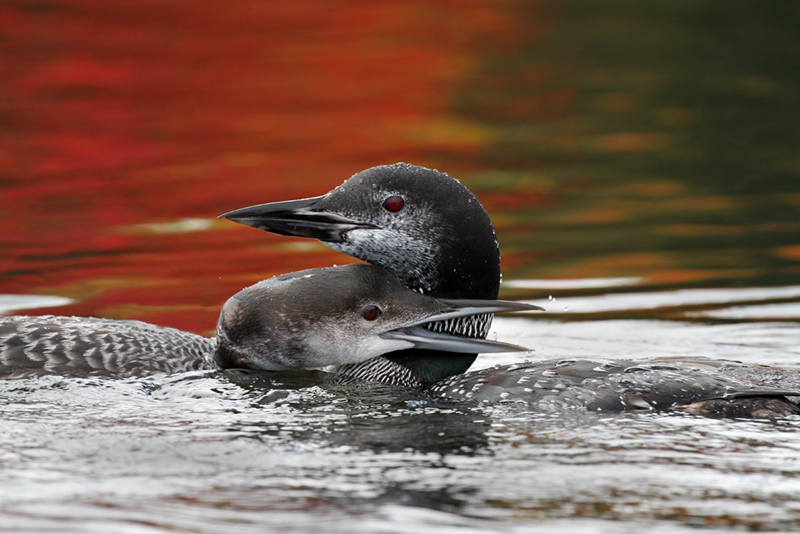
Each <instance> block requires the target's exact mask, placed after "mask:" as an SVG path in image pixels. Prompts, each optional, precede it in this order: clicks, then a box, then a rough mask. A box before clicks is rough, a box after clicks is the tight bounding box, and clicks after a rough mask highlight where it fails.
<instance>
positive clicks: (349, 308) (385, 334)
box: [0, 264, 539, 378]
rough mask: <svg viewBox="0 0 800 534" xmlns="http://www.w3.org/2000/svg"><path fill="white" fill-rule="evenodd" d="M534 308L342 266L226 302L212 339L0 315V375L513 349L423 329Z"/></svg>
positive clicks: (314, 364)
mask: <svg viewBox="0 0 800 534" xmlns="http://www.w3.org/2000/svg"><path fill="white" fill-rule="evenodd" d="M535 309H539V308H537V307H536V306H530V305H526V304H521V303H516V302H507V301H497V300H480V301H478V300H452V299H451V300H442V299H434V298H432V297H428V296H425V295H421V294H420V293H418V292H415V291H412V290H410V289H408V288H406V287H405V286H404V285H403V284H402V283H401V282H400V281H399V280H397V279H396V278H395V277H394V276H392V275H390V274H389V273H387V272H386V271H384V270H383V269H380V268H379V267H374V266H371V265H363V264H359V265H345V266H341V267H329V268H326V269H309V270H306V271H300V272H295V273H289V274H284V275H280V276H276V277H274V278H271V279H269V280H265V281H263V282H259V283H258V284H255V285H253V286H250V287H248V288H246V289H244V290H242V291H240V292H239V293H237V294H236V295H234V296H233V297H231V298H230V299H229V300H228V302H227V303H226V304H225V306H224V307H223V309H222V312H221V313H220V319H219V322H218V324H217V337H216V338H204V337H202V336H198V335H195V334H191V333H188V332H182V331H180V330H176V329H173V328H163V327H158V326H153V325H149V324H146V323H142V322H139V321H114V320H109V319H96V318H85V317H53V316H46V317H24V316H12V317H0V377H2V378H20V377H25V376H37V375H41V374H53V373H55V374H61V375H68V376H90V375H106V376H108V375H111V376H141V375H146V374H152V373H176V372H184V371H190V370H198V369H227V368H245V369H253V370H269V371H275V370H286V369H309V368H319V367H324V366H330V365H342V364H353V363H358V362H362V361H365V360H370V359H374V358H375V357H376V356H379V355H381V354H383V353H385V352H389V351H392V350H401V349H404V348H410V347H426V348H432V349H435V350H437V351H445V352H447V353H450V354H454V355H455V357H458V356H459V355H460V353H461V352H470V351H482V352H508V351H521V350H522V351H524V350H526V349H524V348H523V347H519V346H516V345H510V344H507V343H501V342H496V341H488V340H484V339H469V338H460V337H455V336H450V335H447V334H439V333H435V332H431V331H429V330H426V329H424V328H421V325H424V324H426V323H428V322H431V321H437V320H450V319H454V318H461V317H470V316H473V315H476V314H483V313H487V312H489V313H499V312H504V311H524V310H535Z"/></svg>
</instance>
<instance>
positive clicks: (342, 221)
mask: <svg viewBox="0 0 800 534" xmlns="http://www.w3.org/2000/svg"><path fill="white" fill-rule="evenodd" d="M323 198H325V195H323V196H319V197H311V198H301V199H299V200H287V201H284V202H270V203H269V204H259V205H257V206H250V207H247V208H242V209H238V210H234V211H229V212H228V213H224V214H222V215H220V216H219V217H217V218H218V219H229V220H231V221H233V222H237V223H240V224H244V225H246V226H252V227H253V228H258V229H259V230H264V231H265V232H271V233H273V234H278V235H286V236H292V237H310V238H312V239H319V240H320V241H327V242H331V243H341V242H342V241H343V240H344V237H343V235H344V234H345V233H347V232H349V231H351V230H357V229H375V228H379V227H378V226H375V225H374V224H369V223H363V222H359V221H354V220H353V219H348V218H346V217H342V216H341V215H336V214H335V213H331V212H329V211H325V210H323V209H319V208H316V206H317V204H318V203H319V201H320V200H322V199H323Z"/></svg>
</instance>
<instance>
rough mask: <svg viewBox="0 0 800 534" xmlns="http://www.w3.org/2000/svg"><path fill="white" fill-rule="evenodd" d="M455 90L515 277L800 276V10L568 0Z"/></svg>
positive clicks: (526, 16) (688, 280) (478, 177)
mask: <svg viewBox="0 0 800 534" xmlns="http://www.w3.org/2000/svg"><path fill="white" fill-rule="evenodd" d="M517 17H518V21H519V22H518V24H519V26H520V27H529V28H534V29H536V28H539V29H541V31H531V32H530V33H529V37H528V38H527V39H525V40H523V41H522V42H520V43H519V46H518V47H517V48H516V49H515V50H513V51H511V52H509V50H508V49H507V48H504V49H503V50H502V53H497V54H496V55H494V56H490V57H487V58H486V59H485V61H484V62H483V63H482V65H481V67H480V69H479V70H478V72H476V75H475V77H474V79H473V80H471V82H470V84H469V85H467V86H464V87H461V88H460V90H459V91H458V92H457V94H455V95H454V97H453V101H454V106H455V109H456V110H457V112H458V114H460V115H461V116H463V117H465V118H466V119H467V120H469V121H477V122H481V123H483V125H484V126H485V127H486V128H487V130H488V131H489V132H490V135H489V136H488V139H490V140H491V143H490V145H489V148H487V149H486V150H485V151H484V152H483V153H482V154H481V156H480V167H482V168H484V169H488V170H487V171H485V172H476V173H474V174H467V175H465V176H464V179H465V181H466V182H467V184H468V185H469V186H470V187H471V188H473V189H474V190H475V191H476V192H477V194H478V196H479V197H480V198H482V199H486V201H485V202H486V204H487V208H488V209H489V211H490V212H491V214H492V217H493V219H494V220H495V222H496V225H497V227H498V228H497V229H498V234H499V237H500V241H501V246H502V252H503V258H504V262H505V264H504V272H505V274H506V277H507V278H562V277H569V278H589V277H616V276H643V277H645V279H646V281H647V282H646V285H649V286H650V287H653V286H658V287H678V286H681V287H686V286H744V285H754V284H757V285H779V284H796V283H798V281H800V247H798V243H800V238H798V236H800V180H798V178H799V176H798V175H799V174H800V69H798V65H800V31H797V28H798V27H800V4H798V3H793V2H777V1H768V2H746V1H735V2H711V1H701V2H697V1H678V2H676V1H655V2H636V1H616V2H602V3H598V2H594V1H568V2H559V3H557V4H554V5H552V6H548V7H542V6H540V5H523V4H522V3H520V5H518V6H517Z"/></svg>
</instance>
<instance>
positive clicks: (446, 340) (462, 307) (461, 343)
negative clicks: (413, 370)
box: [379, 299, 544, 354]
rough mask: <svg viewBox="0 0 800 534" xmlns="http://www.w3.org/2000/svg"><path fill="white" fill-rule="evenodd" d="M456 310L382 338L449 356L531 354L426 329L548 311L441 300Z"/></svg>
mask: <svg viewBox="0 0 800 534" xmlns="http://www.w3.org/2000/svg"><path fill="white" fill-rule="evenodd" d="M437 300H439V301H440V302H443V303H445V304H447V305H449V306H452V308H450V309H447V310H445V311H443V312H439V313H435V314H433V315H430V316H429V317H426V318H425V319H422V320H420V321H416V322H413V323H410V324H408V325H406V326H403V327H401V328H395V329H393V330H389V331H387V332H383V333H382V334H379V335H380V336H381V337H382V338H385V339H399V340H402V341H408V342H409V343H412V344H413V345H414V347H416V348H418V349H430V350H441V351H445V352H461V353H467V354H474V353H488V352H527V351H530V350H531V349H527V348H525V347H521V346H519V345H513V344H511V343H503V342H502V341H491V340H488V339H476V338H470V337H463V336H454V335H451V334H444V333H439V332H433V331H431V330H428V329H426V328H423V327H422V325H424V324H428V323H433V322H436V321H446V320H448V319H454V318H456V317H468V316H473V315H481V314H484V313H502V312H512V311H536V310H540V311H541V310H544V308H541V307H539V306H534V305H533V304H523V303H521V302H511V301H508V300H443V299H437Z"/></svg>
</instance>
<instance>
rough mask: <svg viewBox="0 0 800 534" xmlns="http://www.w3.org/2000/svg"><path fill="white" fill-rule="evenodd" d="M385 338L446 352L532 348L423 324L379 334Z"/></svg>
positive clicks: (522, 350)
mask: <svg viewBox="0 0 800 534" xmlns="http://www.w3.org/2000/svg"><path fill="white" fill-rule="evenodd" d="M379 335H380V336H381V337H382V338H385V339H400V340H402V341H408V342H410V343H413V345H414V346H415V347H416V348H418V349H430V350H441V351H445V352H460V353H465V354H475V353H480V352H484V353H486V352H527V351H529V350H531V349H527V348H525V347H520V346H519V345H512V344H511V343H503V342H501V341H490V340H488V339H473V338H471V337H461V336H452V335H450V334H440V333H438V332H432V331H430V330H427V329H425V328H422V327H421V326H409V327H405V328H397V329H395V330H389V331H388V332H384V333H382V334H379Z"/></svg>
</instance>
